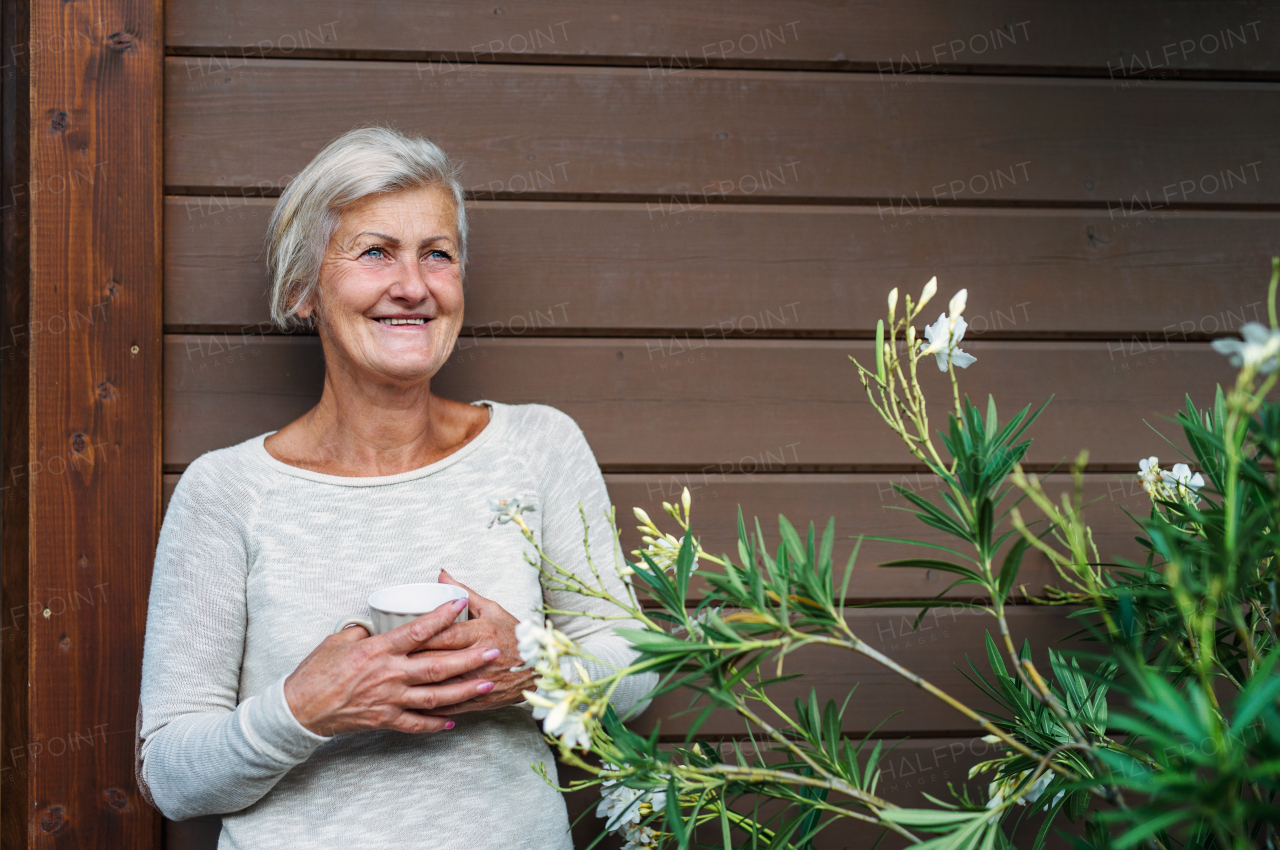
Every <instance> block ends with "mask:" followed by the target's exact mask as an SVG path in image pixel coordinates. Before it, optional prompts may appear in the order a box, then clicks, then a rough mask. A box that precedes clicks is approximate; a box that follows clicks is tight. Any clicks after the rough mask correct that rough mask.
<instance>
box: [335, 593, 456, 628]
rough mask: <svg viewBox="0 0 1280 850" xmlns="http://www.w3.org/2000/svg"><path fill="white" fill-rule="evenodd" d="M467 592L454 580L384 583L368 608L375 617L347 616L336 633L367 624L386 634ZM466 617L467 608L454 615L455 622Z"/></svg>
mask: <svg viewBox="0 0 1280 850" xmlns="http://www.w3.org/2000/svg"><path fill="white" fill-rule="evenodd" d="M466 598H467V592H466V591H465V590H463V589H462V588H461V587H458V586H457V585H453V584H436V583H434V582H424V583H422V584H398V585H396V586H395V587H384V588H382V590H379V591H377V592H376V593H374V594H373V595H372V596H370V597H369V611H370V613H371V614H372V615H373V616H372V617H347V618H346V619H345V620H343V621H342V622H341V623H338V627H337V628H336V629H334V630H333V631H334V633H335V634H336V633H338V632H340V631H342V630H343V629H345V628H346V627H347V626H364V627H365V629H366V630H367V631H368V632H369V634H371V635H380V634H385V633H386V632H389V631H391V630H392V629H394V628H397V627H399V626H403V625H404V624H405V623H412V622H413V621H414V620H416V619H418V618H419V617H421V616H422V615H423V614H430V613H431V612H432V611H434V610H436V609H437V608H439V607H440V606H441V605H446V604H448V603H450V602H453V601H454V600H455V599H466ZM466 619H467V609H466V608H463V609H462V612H461V613H460V614H458V616H457V617H455V618H454V622H455V623H461V622H462V621H463V620H466Z"/></svg>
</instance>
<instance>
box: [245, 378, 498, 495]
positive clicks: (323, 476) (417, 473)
mask: <svg viewBox="0 0 1280 850" xmlns="http://www.w3.org/2000/svg"><path fill="white" fill-rule="evenodd" d="M472 403H473V404H478V405H483V406H485V407H487V408H489V422H488V424H487V425H485V426H484V428H482V429H481V431H480V433H479V434H477V435H476V436H475V439H473V440H472V441H471V442H469V443H467V444H466V445H465V446H463V447H462V448H460V449H458V450H457V451H456V452H454V453H453V454H450V455H446V456H444V457H442V458H440V459H439V460H437V461H433V462H431V463H429V464H427V465H426V466H420V467H418V468H417V469H410V470H406V471H405V472H397V473H396V474H394V475H331V474H329V473H327V472H315V471H314V470H310V469H303V468H302V467H300V466H294V465H292V464H288V463H285V462H284V461H282V460H278V459H277V458H275V457H273V456H272V454H271V452H269V451H267V446H266V440H267V437H270V436H271V435H272V434H274V433H276V432H275V431H268V432H266V433H265V434H259V435H258V436H257V437H254V438H253V439H252V440H250V441H249V449H250V451H251V452H253V454H254V455H256V456H257V457H258V459H259V460H261V461H262V462H263V463H264V464H266V465H267V466H268V467H270V468H271V469H274V470H276V471H277V472H282V473H284V474H285V475H292V476H293V477H295V478H305V479H307V480H308V481H316V482H319V483H321V484H336V485H338V486H340V487H381V486H384V485H387V484H400V483H402V482H405V481H413V480H415V479H418V478H425V477H426V476H428V475H434V474H435V473H437V472H440V471H441V470H444V469H447V468H448V467H450V466H453V465H454V464H455V463H458V462H459V461H461V460H463V459H464V458H466V457H467V456H468V455H469V454H471V453H472V452H474V451H475V450H476V449H478V448H479V447H480V446H482V445H484V444H485V443H486V442H489V441H491V440H492V439H493V438H494V437H493V435H494V433H495V432H497V431H498V430H501V429H502V428H503V427H504V426H505V425H506V422H507V410H506V408H507V406H508V405H505V404H501V403H499V402H495V401H489V400H487V399H482V400H480V401H476V402H472Z"/></svg>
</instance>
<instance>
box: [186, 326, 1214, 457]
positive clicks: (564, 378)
mask: <svg viewBox="0 0 1280 850" xmlns="http://www.w3.org/2000/svg"><path fill="white" fill-rule="evenodd" d="M1102 308H1103V307H1101V306H1100V309H1102ZM873 347H874V343H870V342H866V341H825V340H824V341H815V340H713V341H707V342H701V343H699V346H698V347H696V348H694V349H693V350H688V349H686V348H679V349H673V348H671V347H670V345H669V343H667V342H665V341H663V340H637V339H618V340H597V339H501V338H499V339H466V340H462V341H460V343H459V347H458V349H457V350H456V351H455V353H454V355H453V356H452V357H451V359H450V361H449V363H448V364H447V365H446V366H445V367H444V368H443V369H442V370H441V372H440V374H439V375H437V376H436V378H435V383H434V384H433V389H435V391H437V392H439V393H441V394H442V395H444V396H446V397H451V398H458V399H463V400H468V401H470V400H474V399H479V398H490V399H496V400H499V401H504V402H509V403H527V402H537V403H545V404H550V405H553V406H555V407H557V408H559V409H561V410H563V411H564V412H566V413H568V414H569V415H570V416H572V417H573V418H574V419H575V420H576V421H577V422H578V424H579V425H580V426H581V427H582V429H583V430H584V432H585V433H586V435H587V438H588V439H589V440H590V441H591V444H592V446H593V448H594V450H595V452H596V457H597V459H598V460H599V462H600V464H601V465H602V467H604V468H605V469H606V470H607V471H611V472H643V471H650V470H668V471H669V470H673V469H678V470H683V471H693V472H698V471H715V472H717V473H728V472H746V473H760V472H803V471H858V472H873V471H892V470H896V469H902V468H904V467H906V466H907V465H909V463H908V462H912V461H914V459H913V458H911V457H910V455H908V454H907V453H906V452H905V450H904V449H903V447H902V445H901V441H900V440H899V439H898V438H897V437H896V435H894V434H893V433H892V432H891V431H889V430H888V428H887V427H886V426H885V425H884V424H883V423H882V422H881V421H880V419H879V418H878V416H877V415H876V414H875V413H874V411H873V410H872V409H871V407H870V404H869V403H868V401H867V398H866V395H865V393H864V391H863V389H862V386H861V385H860V383H859V382H858V379H857V375H856V372H855V370H854V367H853V365H852V364H851V363H850V362H849V360H848V357H849V356H850V355H854V356H857V357H859V358H860V359H862V361H863V362H870V360H871V359H873V354H872V351H871V349H872V348H873ZM964 347H965V349H966V350H968V351H971V352H972V353H973V354H974V355H975V356H976V357H977V358H978V361H977V363H975V364H974V365H973V366H971V367H970V368H969V369H968V370H967V371H965V372H962V373H961V386H962V389H963V391H964V392H966V393H968V394H970V395H971V397H973V398H977V399H981V398H983V397H984V396H986V395H987V394H988V393H994V394H995V395H996V397H997V401H998V402H999V404H1000V407H1001V410H1002V411H1003V412H1004V415H1005V416H1006V417H1007V416H1009V415H1010V414H1011V413H1012V412H1013V411H1014V410H1017V409H1020V408H1021V407H1023V406H1024V405H1039V404H1040V403H1042V402H1043V401H1045V400H1046V399H1047V398H1048V397H1049V396H1050V395H1051V394H1052V395H1053V396H1054V401H1053V403H1052V405H1051V406H1050V408H1049V410H1048V411H1047V412H1046V414H1045V416H1044V417H1043V418H1042V419H1041V420H1040V421H1039V422H1037V423H1036V424H1035V426H1034V427H1033V428H1032V430H1031V431H1030V432H1029V434H1030V436H1032V437H1033V438H1034V439H1035V442H1034V443H1033V445H1032V447H1031V451H1030V454H1029V455H1028V461H1029V462H1033V463H1036V464H1057V463H1060V462H1063V461H1070V460H1072V459H1074V458H1075V457H1076V455H1077V453H1078V452H1079V451H1080V450H1081V449H1084V448H1087V449H1089V450H1090V451H1091V452H1092V455H1091V461H1092V463H1093V464H1094V466H1093V467H1091V470H1092V471H1123V472H1128V471H1130V470H1132V469H1133V468H1134V465H1135V464H1136V463H1137V460H1138V458H1140V457H1146V456H1147V455H1150V454H1152V453H1157V454H1159V453H1166V454H1167V453H1168V450H1167V449H1166V448H1165V447H1164V444H1163V442H1162V441H1160V439H1159V438H1158V437H1157V436H1156V435H1155V434H1153V433H1151V431H1150V430H1149V429H1148V428H1147V426H1146V425H1144V424H1143V423H1144V420H1145V421H1149V422H1151V423H1153V424H1156V425H1158V427H1160V429H1161V430H1162V431H1163V432H1164V433H1166V434H1168V435H1170V436H1171V437H1176V436H1178V435H1177V434H1176V431H1175V429H1174V428H1173V427H1172V426H1170V425H1168V424H1162V423H1161V422H1160V420H1159V418H1158V417H1159V416H1161V415H1171V414H1172V413H1173V412H1174V411H1176V410H1177V409H1179V408H1181V407H1182V405H1183V398H1184V395H1185V394H1187V393H1190V394H1191V396H1192V398H1193V399H1195V400H1196V401H1197V402H1199V403H1200V404H1205V403H1207V402H1208V401H1209V399H1211V398H1212V393H1213V390H1214V386H1215V384H1216V383H1217V382H1225V381H1228V380H1230V379H1231V378H1232V374H1233V370H1232V369H1231V368H1230V366H1229V365H1228V364H1227V362H1226V359H1225V358H1223V357H1222V356H1221V355H1219V354H1217V353H1216V352H1214V351H1213V350H1212V349H1211V348H1210V347H1209V345H1208V344H1205V343H1176V344H1174V343H1161V344H1159V346H1158V347H1157V348H1155V349H1152V348H1149V347H1147V346H1145V345H1139V346H1137V347H1134V346H1132V345H1130V344H1128V343H1105V342H994V341H992V342H984V341H980V340H979V341H975V342H973V343H972V344H969V343H968V341H966V343H965V346H964ZM922 365H923V368H922V371H921V375H922V378H921V380H922V383H924V385H925V388H926V392H928V393H930V394H931V398H932V399H933V403H934V407H933V411H934V422H935V423H939V424H940V423H941V422H943V421H945V420H944V419H943V417H944V414H945V410H946V408H945V406H944V405H945V403H946V402H945V400H946V399H947V398H948V397H949V396H950V388H949V386H947V384H946V375H945V374H943V373H939V372H938V371H937V370H936V369H935V368H934V367H933V366H932V365H931V364H930V363H927V362H926V363H924V364H922ZM323 370H324V364H323V358H322V356H321V352H320V343H319V340H318V339H317V338H315V337H280V336H276V337H256V336H250V335H233V334H225V335H217V336H197V335H181V334H179V335H170V336H168V337H166V341H165V369H164V375H165V390H164V410H165V422H164V452H163V456H164V463H165V464H166V466H168V467H169V468H170V469H171V471H180V469H173V467H175V466H176V467H179V468H180V467H181V466H182V465H184V464H187V463H190V462H191V461H192V460H194V459H195V458H196V457H197V456H199V455H200V454H201V453H203V452H205V451H208V450H210V449H214V448H218V447H221V446H227V445H232V444H234V443H237V442H240V441H242V440H245V439H248V438H249V437H252V436H254V435H256V434H261V433H263V432H265V431H269V430H273V429H276V428H280V427H282V426H284V425H285V424H287V423H288V422H290V421H292V420H293V419H295V418H296V417H298V416H300V415H302V414H303V413H304V412H306V411H307V410H308V409H310V407H311V406H312V405H313V404H314V403H315V402H316V401H317V399H318V397H319V393H320V388H321V385H322V382H323Z"/></svg>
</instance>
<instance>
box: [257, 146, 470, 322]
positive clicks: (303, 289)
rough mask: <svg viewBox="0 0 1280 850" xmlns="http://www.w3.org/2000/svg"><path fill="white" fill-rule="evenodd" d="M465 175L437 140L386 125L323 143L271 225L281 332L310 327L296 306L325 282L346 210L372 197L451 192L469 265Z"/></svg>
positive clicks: (274, 298)
mask: <svg viewBox="0 0 1280 850" xmlns="http://www.w3.org/2000/svg"><path fill="white" fill-rule="evenodd" d="M459 170H460V169H459V166H458V165H457V164H455V163H454V162H452V161H451V160H450V159H449V157H448V156H446V155H445V152H444V151H442V150H441V149H440V148H439V147H437V146H436V145H435V144H434V143H432V142H430V141H428V140H427V139H425V138H423V137H422V136H418V135H406V134H404V133H401V132H399V131H396V130H392V129H390V128H387V127H361V128H358V129H355V130H350V131H348V132H346V133H343V134H342V135H341V136H339V137H338V138H336V139H334V140H333V141H331V142H329V144H327V145H325V146H324V150H322V151H320V153H318V154H316V157H315V159H313V160H311V162H310V163H308V164H307V167H306V168H304V169H302V171H301V172H299V174H298V176H297V177H295V178H294V179H293V180H292V181H291V182H290V183H289V185H288V187H287V188H286V189H285V190H284V192H283V193H282V194H281V195H280V200H279V201H278V202H277V203H276V206H275V209H274V210H272V212H271V220H270V222H268V224H267V273H268V276H269V278H270V282H271V294H270V298H271V321H272V323H274V324H275V325H276V327H278V328H281V329H283V330H290V329H293V328H297V327H305V326H306V325H307V324H308V322H307V321H306V320H304V319H301V318H300V317H299V316H298V315H297V310H296V308H297V306H298V305H299V304H301V303H302V302H304V301H305V300H307V299H308V298H309V297H310V296H311V295H312V293H313V292H314V291H315V288H316V284H317V283H319V279H320V264H321V262H322V261H323V260H324V252H325V248H326V247H328V245H329V240H330V239H332V238H333V234H334V233H335V232H336V231H337V229H338V224H339V223H340V221H341V218H342V211H343V209H345V208H346V207H348V206H350V205H351V204H354V203H355V202H356V201H359V200H360V199H361V198H364V197H367V196H369V195H377V194H383V193H388V192H398V191H401V190H404V189H419V188H427V187H436V188H438V189H441V190H443V191H444V192H445V193H446V194H449V195H452V197H453V203H454V207H455V208H456V209H457V216H458V221H457V228H458V260H459V262H461V263H463V264H464V265H465V263H466V260H467V213H466V207H465V204H464V201H465V199H466V196H465V193H464V192H463V189H462V183H461V182H460V181H459V179H458V174H459ZM314 306H315V305H313V310H314ZM313 315H314V313H313Z"/></svg>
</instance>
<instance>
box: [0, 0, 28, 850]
mask: <svg viewBox="0 0 1280 850" xmlns="http://www.w3.org/2000/svg"><path fill="white" fill-rule="evenodd" d="M30 17H31V4H30V2H28V0H14V2H10V3H4V4H3V5H0V55H4V56H6V57H13V59H12V60H11V64H10V63H6V65H7V67H6V68H5V73H4V74H3V75H0V198H3V199H4V200H3V201H0V327H2V328H5V329H6V334H5V335H6V336H8V337H9V338H8V339H5V340H3V341H2V344H3V345H4V347H3V348H0V354H2V355H3V359H2V360H0V426H2V427H0V439H2V440H3V444H2V445H0V456H3V458H4V465H5V467H6V472H5V476H4V478H5V480H4V481H3V482H2V484H0V495H2V496H3V502H0V599H3V600H4V602H5V604H6V605H9V604H12V603H11V602H10V600H18V601H19V610H21V604H22V603H23V602H25V601H26V600H27V599H29V598H30V596H31V570H30V567H29V565H30V554H31V521H30V520H31V490H30V488H29V487H25V486H23V487H16V486H13V483H14V482H13V480H12V479H11V477H10V475H11V472H12V471H14V470H16V471H19V472H20V471H22V470H23V469H25V468H26V467H27V466H28V465H29V464H30V461H31V448H32V447H31V404H30V402H31V381H30V379H31V375H30V370H29V368H28V364H29V363H30V357H31V351H30V346H31V336H30V334H27V333H18V334H15V333H13V331H14V330H24V329H25V328H26V326H27V325H28V323H29V322H30V319H31V232H30V224H31V206H30V205H31V196H30V193H28V192H26V191H23V189H24V188H25V187H26V186H28V185H30V183H31V160H30V151H31V102H30V98H31V86H30V82H31V76H30V68H29V61H28V60H29V56H28V54H27V51H26V50H25V49H24V48H25V45H26V44H27V43H28V38H29V35H30V23H31V21H30ZM24 478H25V476H24ZM3 625H4V626H5V627H6V628H4V629H0V634H3V635H4V636H5V637H6V639H5V640H2V641H0V700H2V702H0V746H4V747H6V748H7V747H10V746H17V747H19V748H21V746H22V745H23V744H24V743H25V742H26V741H29V740H30V730H31V714H30V702H29V700H28V699H27V698H26V695H27V694H28V693H29V692H30V669H31V668H30V664H29V661H30V659H29V653H28V648H29V644H30V640H29V637H30V631H29V630H24V631H22V632H19V631H18V630H16V629H12V630H11V629H9V628H7V627H8V626H10V623H9V622H5V623H4V624H3ZM19 751H21V750H19ZM6 766H7V765H6ZM0 774H2V775H3V779H0V845H3V846H4V847H15V848H21V847H26V846H27V825H28V805H27V794H28V792H29V790H30V789H29V783H28V781H27V777H26V776H20V775H19V774H18V773H17V772H16V771H13V770H7V771H0Z"/></svg>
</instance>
